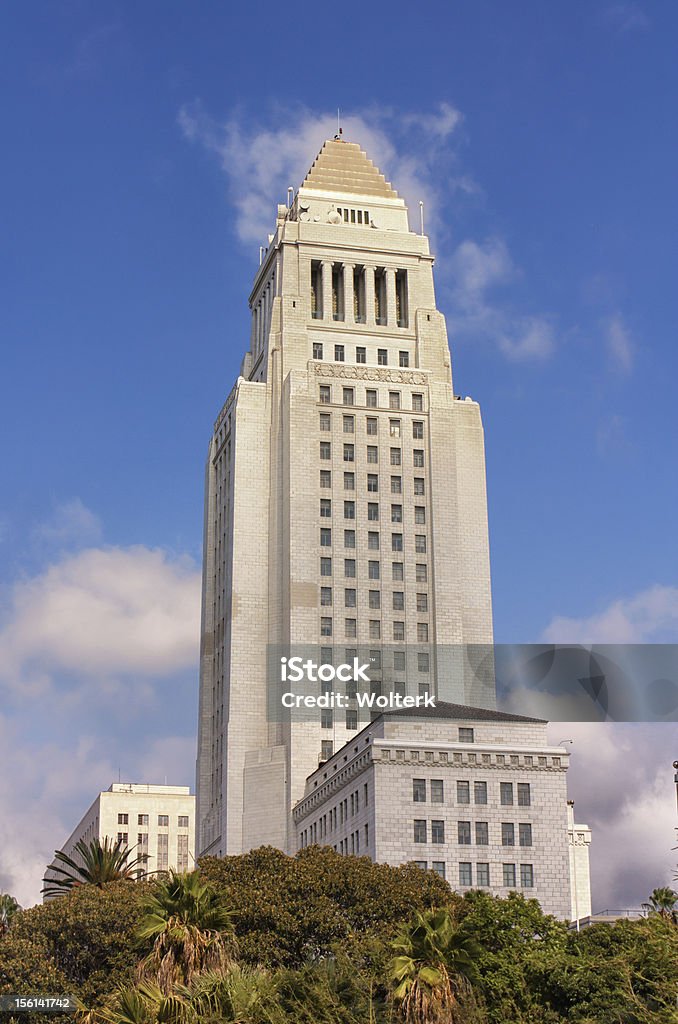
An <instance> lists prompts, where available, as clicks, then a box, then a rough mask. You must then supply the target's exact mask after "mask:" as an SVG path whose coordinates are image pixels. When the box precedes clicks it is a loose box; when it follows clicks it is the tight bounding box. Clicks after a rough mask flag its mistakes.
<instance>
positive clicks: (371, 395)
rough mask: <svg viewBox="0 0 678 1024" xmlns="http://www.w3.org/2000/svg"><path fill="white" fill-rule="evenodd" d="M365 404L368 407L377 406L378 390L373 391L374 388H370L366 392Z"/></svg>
mask: <svg viewBox="0 0 678 1024" xmlns="http://www.w3.org/2000/svg"><path fill="white" fill-rule="evenodd" d="M365 405H366V406H367V408H368V409H376V408H377V392H376V391H373V390H372V388H368V389H367V390H366V392H365Z"/></svg>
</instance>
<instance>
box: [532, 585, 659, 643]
mask: <svg viewBox="0 0 678 1024" xmlns="http://www.w3.org/2000/svg"><path fill="white" fill-rule="evenodd" d="M542 639H543V640H545V641H546V642H547V643H557V644H634V643H635V644H641V643H671V642H673V643H675V642H677V641H678V587H669V586H661V585H659V584H657V585H656V586H653V587H649V588H648V589H647V590H642V591H640V592H639V593H638V594H635V595H634V596H632V597H628V598H621V599H619V600H617V601H613V602H612V603H611V604H610V605H608V606H607V608H604V609H603V610H602V611H600V612H595V613H594V614H593V615H589V616H587V617H583V618H568V617H566V616H555V617H554V618H553V619H552V620H551V622H550V623H549V625H548V626H547V627H546V629H545V630H544V632H543V634H542Z"/></svg>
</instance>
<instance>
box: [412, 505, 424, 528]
mask: <svg viewBox="0 0 678 1024" xmlns="http://www.w3.org/2000/svg"><path fill="white" fill-rule="evenodd" d="M414 521H415V523H417V524H418V525H419V526H423V525H424V524H425V523H426V509H425V508H424V506H423V505H415V506H414Z"/></svg>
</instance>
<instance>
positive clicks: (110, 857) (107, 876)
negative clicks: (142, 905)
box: [42, 836, 148, 896]
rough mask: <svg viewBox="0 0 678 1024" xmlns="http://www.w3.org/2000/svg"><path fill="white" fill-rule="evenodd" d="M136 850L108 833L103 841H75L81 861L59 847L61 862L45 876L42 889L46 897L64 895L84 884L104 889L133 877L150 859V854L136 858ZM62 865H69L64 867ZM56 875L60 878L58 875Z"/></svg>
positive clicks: (58, 855)
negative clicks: (133, 855) (103, 887)
mask: <svg viewBox="0 0 678 1024" xmlns="http://www.w3.org/2000/svg"><path fill="white" fill-rule="evenodd" d="M134 849H135V847H132V848H130V847H128V846H127V845H126V844H125V843H123V841H122V840H121V839H118V840H117V842H115V843H114V842H113V840H112V839H109V838H108V836H106V837H105V838H104V841H103V843H102V842H101V840H100V839H98V838H97V839H93V840H92V841H91V842H89V843H86V842H85V841H84V840H83V839H81V840H80V842H78V843H76V844H75V852H76V853H77V855H78V857H79V858H80V861H81V863H80V862H79V861H78V860H75V859H73V858H72V857H69V856H68V855H67V854H65V853H63V852H62V851H61V850H55V851H54V859H55V860H56V861H58V863H57V864H56V865H54V864H53V865H52V866H51V867H50V871H51V872H52V875H51V876H45V878H43V882H44V883H45V885H44V888H43V889H42V892H43V894H44V895H45V896H63V894H64V893H65V892H69V891H70V890H71V889H74V888H75V887H76V886H80V885H96V886H97V887H98V888H101V887H102V886H104V885H106V884H107V883H108V882H118V881H120V880H121V879H128V880H132V879H134V878H135V876H136V873H137V872H138V871H139V870H140V868H141V867H142V866H143V865H144V864H145V863H146V862H147V860H148V854H146V853H140V854H139V855H138V856H137V857H134V858H132V853H133V851H134ZM62 864H63V865H65V867H61V865H62ZM54 875H57V876H59V877H56V878H54V877H53V876H54Z"/></svg>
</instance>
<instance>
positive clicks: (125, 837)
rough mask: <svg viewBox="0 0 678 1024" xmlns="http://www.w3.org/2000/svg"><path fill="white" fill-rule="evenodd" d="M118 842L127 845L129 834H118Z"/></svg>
mask: <svg viewBox="0 0 678 1024" xmlns="http://www.w3.org/2000/svg"><path fill="white" fill-rule="evenodd" d="M118 842H119V843H124V844H125V845H127V843H128V842H129V832H118Z"/></svg>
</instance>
